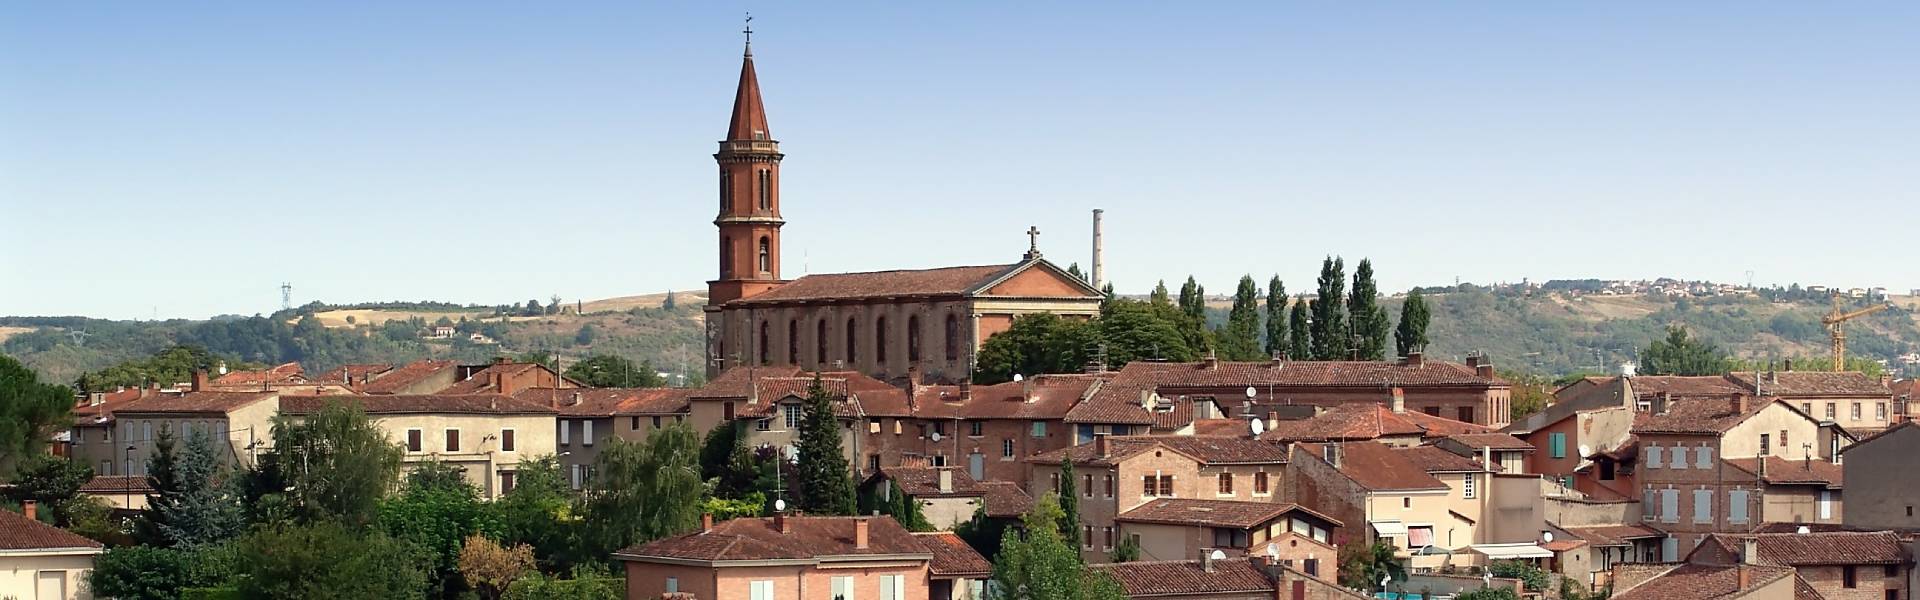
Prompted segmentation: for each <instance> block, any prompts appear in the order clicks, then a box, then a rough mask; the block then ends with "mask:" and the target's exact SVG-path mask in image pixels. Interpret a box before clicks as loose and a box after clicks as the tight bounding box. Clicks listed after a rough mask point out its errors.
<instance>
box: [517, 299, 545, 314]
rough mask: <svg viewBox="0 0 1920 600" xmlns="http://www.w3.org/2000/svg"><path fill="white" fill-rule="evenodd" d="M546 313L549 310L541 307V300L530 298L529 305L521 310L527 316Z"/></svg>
mask: <svg viewBox="0 0 1920 600" xmlns="http://www.w3.org/2000/svg"><path fill="white" fill-rule="evenodd" d="M544 314H547V311H546V309H544V308H541V307H540V301H539V300H528V301H527V307H526V308H525V309H523V310H521V311H520V315H521V316H525V317H538V316H540V315H544Z"/></svg>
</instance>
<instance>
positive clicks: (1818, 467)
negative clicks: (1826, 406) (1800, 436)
mask: <svg viewBox="0 0 1920 600" xmlns="http://www.w3.org/2000/svg"><path fill="white" fill-rule="evenodd" d="M1764 458H1765V459H1766V461H1767V476H1766V482H1767V483H1770V484H1773V485H1816V486H1821V487H1824V488H1827V489H1832V490H1837V489H1842V488H1844V487H1845V485H1844V484H1845V482H1846V476H1847V471H1846V469H1845V468H1843V467H1842V466H1841V465H1837V464H1834V463H1833V462H1832V461H1828V460H1813V461H1807V460H1788V459H1786V458H1782V457H1778V456H1768V457H1764ZM1726 460H1727V464H1728V465H1729V466H1732V467H1734V468H1736V469H1740V470H1742V471H1746V472H1747V473H1748V474H1751V475H1754V476H1756V477H1757V476H1758V475H1759V473H1760V468H1759V467H1760V465H1759V463H1760V459H1759V458H1729V459H1726Z"/></svg>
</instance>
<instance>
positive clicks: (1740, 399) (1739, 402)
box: [1727, 393, 1747, 415]
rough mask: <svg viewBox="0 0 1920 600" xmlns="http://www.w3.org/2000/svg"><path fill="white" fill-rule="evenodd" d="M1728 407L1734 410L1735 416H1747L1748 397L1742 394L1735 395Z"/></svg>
mask: <svg viewBox="0 0 1920 600" xmlns="http://www.w3.org/2000/svg"><path fill="white" fill-rule="evenodd" d="M1727 405H1728V406H1727V408H1731V409H1733V414H1736V415H1744V414H1747V395H1746V394H1741V393H1735V394H1734V395H1733V397H1732V399H1731V401H1730V402H1728V403H1727Z"/></svg>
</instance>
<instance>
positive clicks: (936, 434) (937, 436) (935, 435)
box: [927, 431, 940, 442]
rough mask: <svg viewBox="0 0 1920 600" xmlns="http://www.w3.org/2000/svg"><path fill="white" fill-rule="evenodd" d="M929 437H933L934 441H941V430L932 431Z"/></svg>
mask: <svg viewBox="0 0 1920 600" xmlns="http://www.w3.org/2000/svg"><path fill="white" fill-rule="evenodd" d="M927 437H928V438H929V439H932V440H933V441H936V442H938V441H940V432H938V431H935V432H933V433H930V434H927Z"/></svg>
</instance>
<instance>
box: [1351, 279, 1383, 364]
mask: <svg viewBox="0 0 1920 600" xmlns="http://www.w3.org/2000/svg"><path fill="white" fill-rule="evenodd" d="M1347 315H1348V316H1349V317H1350V318H1352V319H1353V347H1354V349H1355V352H1356V354H1357V355H1358V357H1359V359H1360V360H1384V359H1386V357H1387V334H1388V332H1389V330H1390V329H1392V327H1393V321H1392V320H1390V319H1388V318H1387V309H1386V307H1384V306H1380V289H1379V286H1377V285H1375V284H1374V282H1373V261H1372V260H1371V259H1366V258H1362V259H1360V265H1359V266H1357V267H1354V269H1353V293H1352V294H1351V295H1348V296H1347Z"/></svg>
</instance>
